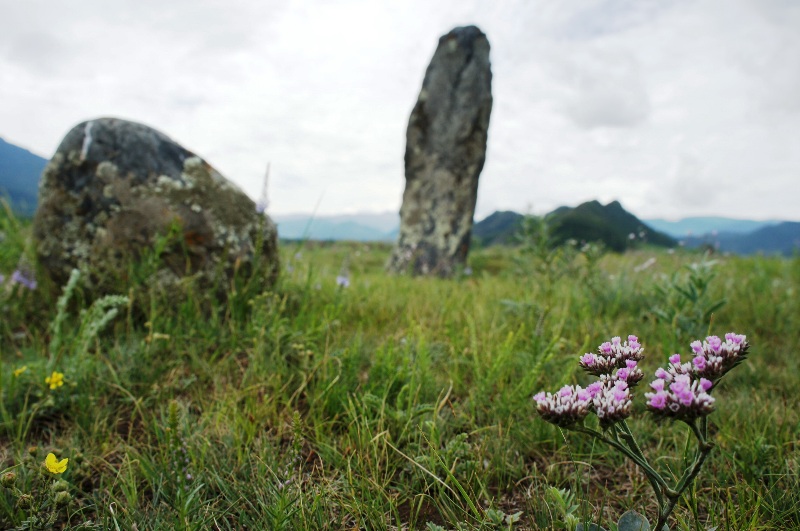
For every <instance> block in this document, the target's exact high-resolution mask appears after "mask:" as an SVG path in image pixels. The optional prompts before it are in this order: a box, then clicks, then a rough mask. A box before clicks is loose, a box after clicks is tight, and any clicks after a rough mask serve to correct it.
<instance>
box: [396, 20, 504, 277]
mask: <svg viewBox="0 0 800 531" xmlns="http://www.w3.org/2000/svg"><path fill="white" fill-rule="evenodd" d="M491 112H492V71H491V67H490V64H489V41H488V40H487V38H486V35H484V34H483V32H482V31H481V30H480V29H478V28H477V27H475V26H466V27H459V28H455V29H453V30H452V31H451V32H450V33H448V34H447V35H444V36H442V37H441V38H440V39H439V45H438V46H437V47H436V52H435V53H434V54H433V59H431V63H430V65H429V66H428V69H427V71H426V72H425V79H424V81H423V82H422V90H420V93H419V98H418V99H417V103H416V105H415V106H414V109H413V110H412V111H411V118H410V119H409V121H408V130H407V131H406V154H405V174H406V188H405V192H404V193H403V206H402V207H401V208H400V236H399V239H398V242H397V245H396V246H395V249H394V252H393V253H392V256H391V257H390V259H389V263H388V264H387V269H388V270H390V271H393V272H396V273H405V272H409V273H411V274H415V275H438V276H443V277H446V276H450V275H451V274H452V273H453V272H454V271H455V270H456V269H457V268H458V266H462V265H464V264H465V262H466V259H467V253H468V252H469V243H470V236H471V232H472V218H473V216H474V214H475V202H476V200H477V196H478V178H479V176H480V174H481V170H482V169H483V164H484V162H485V160H486V140H487V135H488V130H489V115H490V114H491Z"/></svg>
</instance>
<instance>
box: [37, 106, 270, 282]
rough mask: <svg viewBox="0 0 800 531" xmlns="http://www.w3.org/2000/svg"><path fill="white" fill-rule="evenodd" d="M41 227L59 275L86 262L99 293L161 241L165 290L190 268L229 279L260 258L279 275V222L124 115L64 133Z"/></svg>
mask: <svg viewBox="0 0 800 531" xmlns="http://www.w3.org/2000/svg"><path fill="white" fill-rule="evenodd" d="M33 233H34V238H35V240H36V246H37V254H38V256H39V261H40V263H41V265H42V266H43V268H44V270H45V272H46V273H47V274H49V276H50V277H51V278H52V280H53V281H54V282H56V283H58V284H64V283H65V282H66V281H67V279H68V278H69V274H70V271H71V270H72V269H73V268H78V269H81V270H82V271H84V273H85V275H84V279H85V282H86V285H85V287H86V288H87V289H88V291H89V293H90V294H92V295H99V294H102V293H106V292H108V291H110V290H111V289H113V288H114V287H115V285H116V284H117V283H118V282H119V281H124V280H126V279H127V275H128V274H129V271H130V265H131V263H132V262H133V261H134V260H136V259H139V258H141V257H142V256H143V255H144V254H145V253H148V252H149V253H150V256H152V252H153V247H154V245H156V244H158V245H163V246H164V248H163V250H160V254H159V256H158V260H157V262H156V264H157V265H156V266H155V271H154V272H153V281H154V282H157V283H158V284H159V286H161V287H163V288H165V289H169V288H170V287H175V286H177V285H178V283H180V282H181V279H183V278H185V277H186V276H189V275H197V276H198V277H199V278H200V280H201V281H202V282H204V283H206V284H207V285H218V286H219V285H223V286H224V285H225V282H224V280H226V279H229V278H230V277H231V275H232V274H233V273H234V271H240V272H246V271H248V270H252V269H251V268H253V267H254V266H256V265H258V266H263V265H266V266H267V267H266V271H268V273H267V274H266V277H267V280H268V281H269V282H271V281H272V280H274V277H275V275H276V274H277V264H278V256H277V231H276V229H275V225H274V224H273V223H272V221H271V220H270V219H269V218H268V217H266V216H264V215H261V214H259V213H257V212H256V206H255V204H254V203H253V201H252V200H250V198H248V197H247V195H245V194H244V193H243V192H242V191H241V190H239V188H237V187H236V186H235V185H234V184H232V183H231V182H229V181H228V180H226V179H225V178H224V177H223V176H222V175H220V174H219V173H218V172H217V171H216V170H215V169H214V168H212V167H211V166H210V165H209V164H208V163H206V162H205V161H204V160H203V159H201V158H200V157H198V156H197V155H195V154H194V153H192V152H191V151H188V150H187V149H185V148H183V147H182V146H180V145H179V144H177V143H176V142H174V141H173V140H171V139H170V138H168V137H167V136H165V135H163V134H162V133H160V132H158V131H155V130H153V129H151V128H150V127H147V126H145V125H142V124H138V123H134V122H128V121H125V120H119V119H116V118H100V119H97V120H91V121H89V122H84V123H81V124H78V125H77V126H75V127H74V128H73V129H72V130H71V131H70V132H69V133H68V134H67V136H65V137H64V140H63V141H62V142H61V145H60V146H59V147H58V149H57V150H56V153H55V155H53V158H52V159H51V160H50V162H49V163H48V165H47V166H46V168H45V170H44V172H43V174H42V179H41V182H40V185H39V207H38V210H37V211H36V215H35V216H34V221H33ZM256 260H259V261H260V260H265V262H259V263H258V264H256V263H255V261H256ZM220 274H222V275H223V276H224V278H222V279H220ZM220 280H223V282H220Z"/></svg>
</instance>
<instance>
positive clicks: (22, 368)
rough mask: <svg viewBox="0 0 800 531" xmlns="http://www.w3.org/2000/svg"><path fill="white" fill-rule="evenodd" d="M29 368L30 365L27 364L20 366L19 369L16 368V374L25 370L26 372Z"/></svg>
mask: <svg viewBox="0 0 800 531" xmlns="http://www.w3.org/2000/svg"><path fill="white" fill-rule="evenodd" d="M27 370H28V366H27V365H23V366H22V367H20V368H19V369H16V370H15V371H14V376H19V375H20V374H22V373H23V372H25V371H27Z"/></svg>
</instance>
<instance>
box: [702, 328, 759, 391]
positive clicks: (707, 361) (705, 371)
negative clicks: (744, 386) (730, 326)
mask: <svg viewBox="0 0 800 531" xmlns="http://www.w3.org/2000/svg"><path fill="white" fill-rule="evenodd" d="M690 346H691V347H692V351H693V352H694V353H695V357H694V359H693V360H692V364H693V365H694V373H695V374H696V375H698V376H701V377H703V378H708V379H709V380H711V381H712V382H716V381H717V380H719V379H720V378H722V376H723V375H725V373H726V372H728V371H729V370H731V369H733V368H734V367H735V366H737V365H738V364H739V363H741V362H742V361H744V359H745V357H746V356H747V350H748V349H749V348H750V344H749V343H748V342H747V337H746V336H744V335H742V334H734V333H733V332H728V333H727V334H725V341H722V340H721V339H720V338H719V337H717V336H708V337H707V338H706V339H705V341H703V342H702V343H701V342H700V341H699V340H698V341H693V342H692V344H691V345H690Z"/></svg>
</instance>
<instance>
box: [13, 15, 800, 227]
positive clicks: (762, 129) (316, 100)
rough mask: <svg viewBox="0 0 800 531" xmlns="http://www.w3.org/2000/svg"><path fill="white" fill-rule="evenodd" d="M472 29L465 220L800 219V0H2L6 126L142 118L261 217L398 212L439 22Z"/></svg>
mask: <svg viewBox="0 0 800 531" xmlns="http://www.w3.org/2000/svg"><path fill="white" fill-rule="evenodd" d="M467 24H476V25H477V26H479V27H480V28H481V29H482V30H483V31H484V32H485V33H486V35H487V37H488V39H489V43H490V45H491V56H490V57H491V61H492V72H493V81H492V92H493V95H494V108H493V110H492V116H491V124H490V127H489V147H488V153H487V160H486V165H485V167H484V170H483V173H482V175H481V180H480V188H479V193H478V207H477V213H476V217H477V218H478V219H481V218H482V217H484V216H486V215H488V214H490V213H491V212H493V211H494V210H509V209H510V210H517V211H520V212H533V213H544V212H547V211H550V210H552V209H554V208H556V207H558V206H561V205H568V206H575V205H577V204H579V203H580V202H583V201H587V200H591V199H599V200H600V201H602V202H604V203H605V202H608V201H611V200H614V199H617V200H619V201H621V202H622V204H623V206H624V207H625V208H627V209H628V210H630V211H632V212H633V213H635V214H636V215H637V216H639V217H642V218H654V217H666V218H671V219H675V218H679V217H685V216H694V215H723V216H728V217H738V218H752V219H766V218H781V219H790V220H800V206H798V205H799V204H800V1H795V0H717V1H712V0H709V1H705V0H697V1H688V0H687V1H683V0H654V1H646V0H605V1H603V0H569V1H563V0H528V1H510V0H509V1H503V0H486V1H477V0H441V1H438V0H401V1H400V0H398V1H390V0H350V1H347V0H344V1H325V2H323V1H317V2H312V1H301V0H296V1H283V0H239V1H237V0H71V1H64V0H0V137H3V138H4V139H5V140H7V141H9V142H12V143H15V144H17V145H20V146H23V147H25V148H27V149H30V150H31V151H33V152H35V153H38V154H40V155H42V156H44V157H47V158H49V157H50V156H51V155H52V153H53V152H54V151H55V149H56V147H57V146H58V144H59V142H60V141H61V139H62V138H63V136H64V135H65V134H66V133H67V131H69V130H70V129H71V128H72V127H73V126H74V125H76V124H77V123H79V122H82V121H84V120H87V119H92V118H97V117H100V116H116V117H121V118H126V119H130V120H135V121H138V122H142V123H145V124H147V125H150V126H152V127H154V128H156V129H158V130H160V131H161V132H163V133H165V134H167V135H168V136H170V137H172V138H173V139H175V140H176V141H178V142H179V143H181V144H183V145H184V146H185V147H186V148H187V149H190V150H192V151H194V152H196V153H198V154H199V155H201V156H202V157H204V158H205V159H206V160H208V161H209V162H210V163H211V164H212V165H214V166H215V167H216V168H217V169H218V170H219V171H220V172H221V173H222V174H223V175H225V176H226V177H228V178H229V179H231V180H232V181H234V182H235V183H237V184H238V185H239V186H240V187H241V188H242V189H243V190H244V191H245V192H247V193H248V194H249V195H250V196H251V197H253V198H254V199H257V198H258V196H259V195H260V193H261V188H262V180H263V176H264V173H265V169H266V166H267V163H268V162H269V163H271V168H272V171H271V176H270V182H269V201H270V204H269V209H268V211H269V212H271V213H273V214H286V213H299V212H312V211H314V210H315V209H316V211H317V213H318V214H335V213H355V212H382V211H389V210H393V211H396V210H398V209H399V207H400V203H401V200H402V193H403V187H404V185H405V180H404V173H403V153H404V150H405V130H406V126H407V124H408V117H409V114H410V112H411V109H412V107H413V106H414V103H415V102H416V99H417V95H418V94H419V90H420V87H421V84H422V78H423V76H424V73H425V68H426V67H427V65H428V62H429V61H430V59H431V57H432V55H433V52H434V50H435V48H436V44H437V42H438V39H439V37H440V36H441V35H443V34H445V33H447V32H448V31H449V30H450V29H452V28H453V27H455V26H460V25H467Z"/></svg>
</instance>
